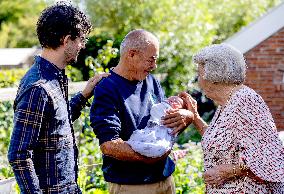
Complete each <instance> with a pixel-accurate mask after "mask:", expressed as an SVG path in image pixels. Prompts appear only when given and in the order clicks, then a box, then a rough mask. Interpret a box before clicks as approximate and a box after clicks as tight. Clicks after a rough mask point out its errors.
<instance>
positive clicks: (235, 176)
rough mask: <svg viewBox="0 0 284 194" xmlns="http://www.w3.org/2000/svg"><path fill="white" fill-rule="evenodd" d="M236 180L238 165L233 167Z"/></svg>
mask: <svg viewBox="0 0 284 194" xmlns="http://www.w3.org/2000/svg"><path fill="white" fill-rule="evenodd" d="M233 174H234V178H237V172H236V165H233Z"/></svg>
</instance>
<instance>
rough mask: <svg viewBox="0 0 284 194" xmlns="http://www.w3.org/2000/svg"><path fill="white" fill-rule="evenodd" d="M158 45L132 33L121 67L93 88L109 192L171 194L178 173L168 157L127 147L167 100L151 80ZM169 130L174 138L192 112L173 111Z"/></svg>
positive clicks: (153, 39)
mask: <svg viewBox="0 0 284 194" xmlns="http://www.w3.org/2000/svg"><path fill="white" fill-rule="evenodd" d="M158 57H159V41H158V39H157V37H156V36H154V35H153V34H152V33H150V32H148V31H145V30H134V31H131V32H129V33H128V34H127V35H126V36H125V38H124V40H123V41H122V43H121V46H120V61H119V64H118V65H117V66H116V67H115V68H114V69H112V70H111V75H110V76H109V77H108V78H106V79H103V80H102V81H101V82H100V83H99V84H98V85H97V86H96V88H95V91H94V101H93V104H92V107H91V113H90V117H91V126H92V127H93V129H94V132H95V134H96V136H97V138H98V139H99V142H100V148H101V151H102V153H103V167H102V170H103V173H104V178H105V180H106V181H107V182H109V192H110V193H111V194H114V193H116V194H117V193H123V194H127V193H129V194H130V193H131V194H133V193H145V194H156V193H163V194H167V193H169V194H173V193H175V186H174V182H173V178H172V176H171V174H172V173H173V171H174V169H175V165H174V163H173V161H172V160H171V159H170V158H169V157H168V154H169V152H168V153H166V154H164V155H163V156H161V157H159V158H149V157H146V156H142V155H140V154H139V153H137V152H135V151H134V150H132V149H131V147H130V146H129V145H128V144H127V142H126V141H127V140H128V139H129V138H130V136H131V134H132V133H133V131H135V130H137V129H143V128H145V127H146V125H147V121H148V120H149V118H150V110H151V107H152V106H153V105H154V104H156V103H160V102H162V101H163V100H164V98H165V96H164V92H163V90H162V88H161V85H160V83H159V82H158V81H157V80H156V79H155V78H154V77H153V76H152V75H151V74H150V72H151V71H153V70H155V69H156V68H157V65H156V61H157V59H158ZM166 118H167V120H165V122H164V123H165V124H166V126H168V127H171V128H174V129H175V130H174V131H175V133H178V132H179V131H180V130H182V129H184V128H185V127H187V126H188V125H189V124H190V122H191V121H192V114H191V113H190V112H189V111H186V110H183V111H180V109H178V110H172V111H170V112H169V113H168V115H167V117H166Z"/></svg>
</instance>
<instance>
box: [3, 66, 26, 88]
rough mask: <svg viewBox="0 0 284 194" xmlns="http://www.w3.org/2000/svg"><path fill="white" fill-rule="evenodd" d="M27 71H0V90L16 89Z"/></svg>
mask: <svg viewBox="0 0 284 194" xmlns="http://www.w3.org/2000/svg"><path fill="white" fill-rule="evenodd" d="M26 72H27V69H5V70H4V69H3V70H1V71H0V88H8V87H17V86H18V85H19V83H20V80H21V78H22V77H23V76H24V75H25V73H26Z"/></svg>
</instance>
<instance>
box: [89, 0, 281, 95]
mask: <svg viewBox="0 0 284 194" xmlns="http://www.w3.org/2000/svg"><path fill="white" fill-rule="evenodd" d="M85 2H86V9H87V11H88V14H89V15H90V16H91V19H92V22H93V24H94V26H95V27H96V28H95V33H97V34H100V33H108V34H109V36H111V37H113V38H114V39H115V40H118V42H119V41H121V39H122V37H124V36H125V35H126V34H127V33H128V32H129V31H130V30H133V29H137V28H144V29H146V30H149V31H151V32H153V33H155V34H156V35H157V36H158V37H159V39H160V48H161V49H160V59H159V62H158V63H159V66H158V70H157V72H159V73H166V75H167V76H166V78H165V79H164V81H163V86H164V87H165V90H166V94H167V95H173V94H176V93H178V92H180V91H183V90H187V87H188V86H187V85H188V81H189V80H191V79H192V77H193V75H194V74H195V70H194V65H193V64H192V62H191V57H192V55H193V54H194V53H195V52H197V50H199V49H200V48H201V47H204V46H206V45H209V44H211V43H214V42H221V41H223V40H224V39H226V38H228V37H229V36H231V35H232V34H234V33H235V32H237V31H238V30H239V29H240V28H241V27H243V26H245V25H247V24H249V23H250V22H252V21H253V20H254V19H256V18H258V17H259V16H260V15H261V14H263V13H265V12H266V11H267V9H268V8H270V7H272V6H274V5H276V4H278V3H279V2H280V0H258V1H253V0H241V1H227V0H217V1H210V0H192V1H188V0H129V1H123V0H104V1H101V0H86V1H85ZM106 8H107V9H106ZM98 16H99V17H98ZM117 48H118V47H117Z"/></svg>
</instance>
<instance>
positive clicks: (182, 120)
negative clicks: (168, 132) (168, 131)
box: [161, 109, 194, 135]
mask: <svg viewBox="0 0 284 194" xmlns="http://www.w3.org/2000/svg"><path fill="white" fill-rule="evenodd" d="M193 117H194V115H193V113H192V112H191V111H189V110H186V109H170V110H167V111H166V115H165V116H163V117H162V119H161V122H162V124H163V125H165V126H166V127H168V128H172V129H174V130H173V131H172V135H176V134H179V133H180V132H182V131H183V130H184V129H185V128H186V127H187V126H188V125H190V124H191V122H192V120H193Z"/></svg>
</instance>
